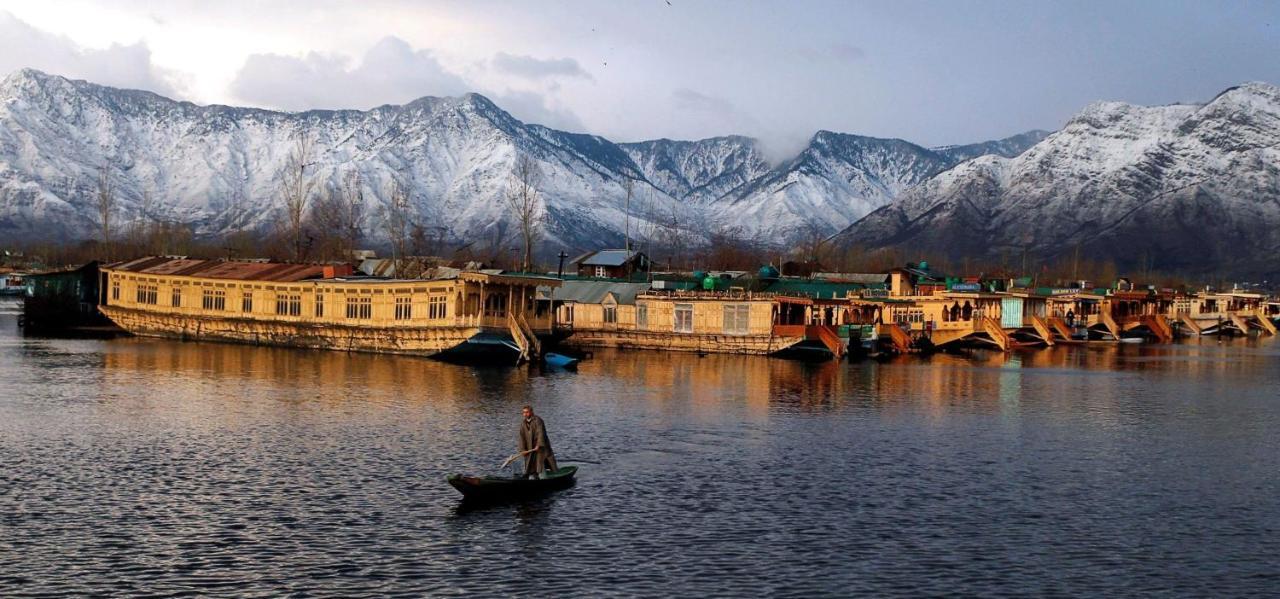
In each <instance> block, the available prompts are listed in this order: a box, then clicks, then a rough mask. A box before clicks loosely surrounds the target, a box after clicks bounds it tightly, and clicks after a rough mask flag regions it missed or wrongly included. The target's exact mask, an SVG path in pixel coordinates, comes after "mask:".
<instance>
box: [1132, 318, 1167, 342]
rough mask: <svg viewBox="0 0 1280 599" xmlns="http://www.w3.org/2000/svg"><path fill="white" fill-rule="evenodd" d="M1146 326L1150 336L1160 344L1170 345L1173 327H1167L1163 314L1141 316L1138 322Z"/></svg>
mask: <svg viewBox="0 0 1280 599" xmlns="http://www.w3.org/2000/svg"><path fill="white" fill-rule="evenodd" d="M1139 322H1141V323H1142V324H1143V325H1146V327H1147V329H1149V330H1150V331H1151V334H1153V335H1155V336H1156V339H1157V340H1159V341H1160V343H1170V342H1172V341H1173V327H1172V326H1169V320H1168V319H1166V318H1165V317H1164V315H1163V314H1155V315H1152V316H1143V317H1142V320H1141V321H1139Z"/></svg>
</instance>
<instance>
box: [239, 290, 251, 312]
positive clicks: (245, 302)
mask: <svg viewBox="0 0 1280 599" xmlns="http://www.w3.org/2000/svg"><path fill="white" fill-rule="evenodd" d="M240 311H241V312H245V313H249V312H253V293H251V292H248V291H246V292H244V297H242V298H240Z"/></svg>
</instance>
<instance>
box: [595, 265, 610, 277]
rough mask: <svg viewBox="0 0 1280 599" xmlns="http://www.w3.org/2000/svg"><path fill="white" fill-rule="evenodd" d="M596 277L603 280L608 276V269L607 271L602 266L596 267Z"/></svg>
mask: <svg viewBox="0 0 1280 599" xmlns="http://www.w3.org/2000/svg"><path fill="white" fill-rule="evenodd" d="M596 276H597V277H600V278H602V279H603V278H605V277H607V276H609V269H607V268H605V267H603V266H597V267H596Z"/></svg>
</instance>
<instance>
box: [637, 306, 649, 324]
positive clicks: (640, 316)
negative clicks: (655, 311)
mask: <svg viewBox="0 0 1280 599" xmlns="http://www.w3.org/2000/svg"><path fill="white" fill-rule="evenodd" d="M636 326H637V327H639V328H642V329H643V328H648V326H649V304H636Z"/></svg>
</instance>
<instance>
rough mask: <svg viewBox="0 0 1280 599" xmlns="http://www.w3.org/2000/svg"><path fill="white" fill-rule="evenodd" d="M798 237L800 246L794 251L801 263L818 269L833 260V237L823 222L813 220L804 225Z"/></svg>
mask: <svg viewBox="0 0 1280 599" xmlns="http://www.w3.org/2000/svg"><path fill="white" fill-rule="evenodd" d="M796 237H797V241H798V244H797V245H796V246H795V249H794V250H793V251H794V255H795V257H796V259H797V260H799V261H800V262H803V263H806V264H809V265H811V266H815V267H816V266H817V265H820V264H826V263H827V262H828V261H829V259H830V258H831V256H832V252H831V235H830V234H829V233H828V232H827V229H826V227H825V226H823V224H822V223H821V222H818V221H816V220H811V221H808V222H806V223H804V224H803V225H801V227H800V231H799V232H798V234H797V235H796Z"/></svg>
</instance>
